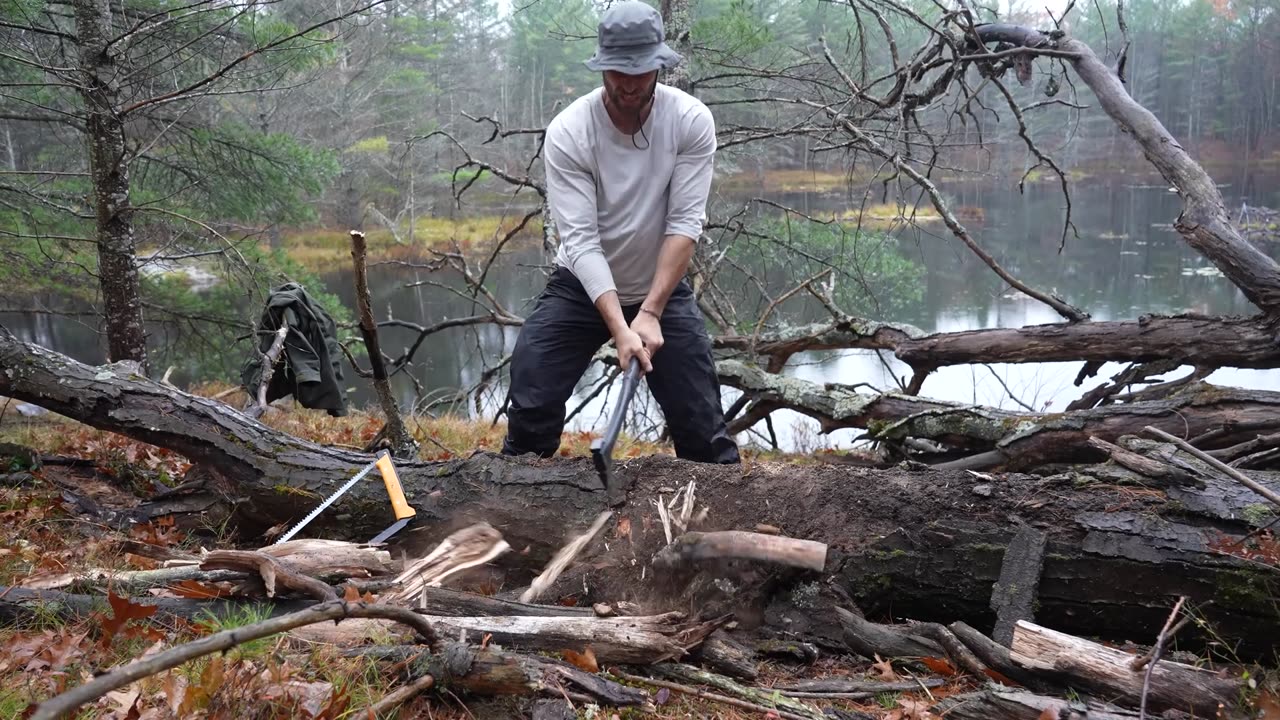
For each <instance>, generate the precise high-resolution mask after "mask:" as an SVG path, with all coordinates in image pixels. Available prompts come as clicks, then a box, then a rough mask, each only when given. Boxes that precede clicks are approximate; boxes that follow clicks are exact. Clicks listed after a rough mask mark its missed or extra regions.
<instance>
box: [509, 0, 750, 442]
mask: <svg viewBox="0 0 1280 720" xmlns="http://www.w3.org/2000/svg"><path fill="white" fill-rule="evenodd" d="M597 41H598V44H597V48H596V52H595V54H594V55H593V56H592V57H591V59H590V60H588V61H587V63H586V65H587V67H588V68H590V69H592V70H595V71H598V72H601V73H602V74H603V87H601V88H597V89H595V90H593V91H592V92H590V93H588V94H586V95H584V96H583V97H580V98H578V99H577V100H575V101H574V102H573V103H572V104H570V105H569V106H568V107H567V108H565V109H564V110H563V111H562V112H561V113H560V114H559V115H557V116H556V117H555V119H553V120H552V121H551V123H550V125H548V126H547V134H546V141H545V144H544V148H543V153H544V164H545V167H546V176H547V196H548V202H549V204H550V206H551V212H552V217H553V218H554V220H555V226H556V229H557V231H558V232H559V235H560V250H559V253H558V255H557V257H556V264H557V268H556V270H555V272H554V273H553V275H552V276H551V279H550V280H549V281H548V283H547V287H546V289H545V290H544V291H543V293H542V295H541V296H540V297H539V298H538V303H537V306H536V307H535V308H534V310H533V313H532V314H530V316H529V319H528V320H527V321H526V322H525V325H524V328H523V329H522V330H521V332H520V337H519V339H518V340H517V341H516V347H515V351H514V353H513V354H512V357H511V395H510V406H509V408H508V411H507V418H508V425H507V437H506V441H505V442H504V444H503V448H502V450H503V452H504V453H505V454H508V455H520V454H523V453H530V452H531V453H536V454H538V455H540V456H542V457H549V456H551V455H553V454H555V452H556V450H557V449H558V448H559V447H560V434H561V432H562V431H563V430H564V416H565V404H566V403H567V402H568V400H569V397H570V396H571V395H572V393H573V387H574V385H576V384H577V382H578V380H579V379H581V377H582V374H583V372H585V371H586V369H587V366H588V365H589V364H590V362H591V357H592V355H593V354H594V353H595V352H596V351H597V350H598V349H599V348H600V347H601V346H602V345H603V344H604V343H605V342H607V341H608V340H609V339H610V338H612V339H613V341H614V344H615V346H616V347H617V350H618V359H619V361H620V362H621V364H622V367H624V368H625V367H628V366H629V363H630V361H631V358H632V357H635V358H637V359H638V360H639V363H640V367H641V371H642V372H643V373H644V375H645V379H646V381H647V383H648V385H649V390H650V392H652V393H653V396H654V398H655V399H656V400H657V401H658V405H659V407H661V408H662V412H663V415H664V416H665V417H666V420H667V426H668V428H669V429H670V431H671V439H672V441H673V443H674V445H675V450H676V455H677V456H679V457H681V458H685V459H688V460H695V461H699V462H708V463H736V462H738V461H739V460H738V448H737V445H736V444H735V443H734V441H733V439H732V438H730V437H729V435H728V432H727V431H726V429H725V423H724V416H723V409H722V408H721V406H720V385H719V382H718V380H717V379H716V373H715V365H714V363H713V361H712V357H711V339H710V338H709V337H708V335H707V332H706V327H705V325H704V324H703V320H702V313H701V312H700V311H699V310H698V305H697V301H696V300H695V298H694V296H693V291H692V288H691V287H690V286H689V283H688V281H687V280H685V273H686V271H687V270H688V266H689V260H690V258H691V257H692V256H693V250H694V244H695V243H696V242H697V240H698V238H699V237H700V236H701V234H702V224H703V222H704V220H705V217H706V215H705V210H706V203H707V194H708V192H709V191H710V188H711V175H712V161H713V157H714V155H715V149H716V136H715V123H714V120H713V119H712V117H711V112H710V110H708V109H707V107H706V106H705V105H703V104H702V103H701V102H699V101H698V100H696V99H695V98H693V97H692V96H690V95H688V94H686V93H684V92H681V91H679V90H677V89H675V88H672V87H668V86H666V85H662V84H659V83H658V70H661V69H669V68H671V67H674V66H675V65H676V64H677V63H678V62H679V61H680V56H679V55H677V54H676V53H675V52H674V51H672V50H671V48H669V47H668V46H667V45H666V43H665V42H664V34H663V26H662V17H661V16H660V15H659V14H658V12H657V11H656V10H654V9H653V8H652V7H650V6H649V5H647V4H645V3H643V2H639V1H638V0H628V1H626V2H621V3H617V4H615V5H614V6H613V7H612V8H611V9H610V10H609V11H608V12H607V13H606V14H605V15H604V17H603V18H601V20H600V24H599V27H598V30H597Z"/></svg>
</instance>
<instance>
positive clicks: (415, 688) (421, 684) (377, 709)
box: [356, 675, 436, 718]
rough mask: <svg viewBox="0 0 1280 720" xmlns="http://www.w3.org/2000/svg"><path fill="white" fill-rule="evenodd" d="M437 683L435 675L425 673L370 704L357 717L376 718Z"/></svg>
mask: <svg viewBox="0 0 1280 720" xmlns="http://www.w3.org/2000/svg"><path fill="white" fill-rule="evenodd" d="M435 684H436V679H435V678H434V677H432V676H430V675H423V676H422V677H420V678H418V679H417V680H414V681H413V682H411V683H409V684H408V685H405V686H404V687H399V688H396V689H395V690H393V691H391V692H390V693H388V694H387V696H386V697H384V698H382V699H381V700H379V701H378V702H376V703H374V704H372V705H370V706H369V708H368V710H366V711H365V712H363V713H357V714H356V717H360V716H362V715H364V716H367V717H371V718H374V717H378V716H379V715H381V714H383V713H385V712H390V711H392V710H394V709H396V708H398V707H400V706H401V705H403V704H405V703H406V702H409V701H410V700H412V699H413V698H414V697H416V696H417V695H418V694H419V693H422V692H425V691H427V690H430V689H431V687H432V686H433V685H435Z"/></svg>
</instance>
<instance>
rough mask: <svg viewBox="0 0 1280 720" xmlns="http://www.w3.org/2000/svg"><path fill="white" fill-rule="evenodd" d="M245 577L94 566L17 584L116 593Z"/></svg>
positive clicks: (240, 574)
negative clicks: (90, 568) (185, 582)
mask: <svg viewBox="0 0 1280 720" xmlns="http://www.w3.org/2000/svg"><path fill="white" fill-rule="evenodd" d="M246 577H248V576H247V575H246V574H245V573H243V572H239V571H235V570H204V569H202V568H200V567H199V566H196V565H187V566H179V567H168V568H156V569H155V570H111V569H108V568H95V569H92V570H85V571H83V572H76V573H57V574H56V575H33V576H31V577H29V578H27V579H26V580H24V581H23V582H22V583H21V585H19V587H24V588H27V589H29V590H66V591H69V592H70V591H79V590H88V589H99V590H104V591H105V590H110V591H111V592H113V593H115V594H116V595H133V594H136V593H141V592H146V591H147V590H150V589H151V588H160V587H165V586H166V585H172V584H174V583H180V582H183V581H184V580H194V581H198V582H203V583H217V582H236V581H242V580H244V579H245V578H246Z"/></svg>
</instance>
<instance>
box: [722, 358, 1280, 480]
mask: <svg viewBox="0 0 1280 720" xmlns="http://www.w3.org/2000/svg"><path fill="white" fill-rule="evenodd" d="M717 372H718V374H719V376H720V382H721V383H723V384H725V385H729V386H732V387H736V388H738V389H740V390H742V391H744V392H747V393H749V394H751V396H752V397H754V398H755V399H756V401H757V405H756V407H755V411H754V412H751V413H747V414H746V415H744V416H743V417H742V418H739V419H737V420H735V421H734V422H733V423H732V424H731V425H730V430H731V431H732V432H741V431H742V430H744V429H746V427H749V426H750V425H751V424H754V423H755V422H757V421H759V420H760V419H762V418H763V416H764V415H765V414H767V413H768V412H770V411H772V410H774V409H778V408H787V409H790V410H794V411H796V412H799V413H803V414H805V415H808V416H809V417H812V418H814V419H816V420H818V422H819V423H820V424H821V426H822V430H823V432H831V431H833V430H837V429H840V428H850V427H855V428H867V429H869V430H873V433H872V436H873V437H874V438H875V439H877V440H889V441H901V440H904V439H906V438H926V439H930V440H936V441H938V442H941V443H945V444H947V445H951V446H953V447H956V448H959V449H963V450H968V451H973V452H980V451H991V452H990V453H988V454H987V455H985V456H984V457H982V458H978V459H975V460H972V461H967V463H966V467H968V468H970V469H977V468H982V467H1003V468H1005V469H1013V470H1024V469H1028V468H1034V467H1037V466H1040V465H1043V464H1046V463H1058V462H1085V461H1091V460H1102V459H1105V458H1106V453H1105V452H1104V451H1102V450H1099V449H1097V448H1096V447H1094V446H1092V445H1090V443H1089V439H1090V438H1092V437H1097V438H1101V439H1103V440H1107V441H1109V442H1114V441H1116V440H1117V439H1119V438H1120V436H1122V435H1137V434H1139V433H1141V432H1142V429H1143V428H1144V427H1146V426H1148V425H1151V426H1154V427H1158V428H1160V429H1162V430H1165V431H1167V432H1170V433H1177V434H1178V435H1179V436H1187V437H1194V436H1197V435H1200V434H1202V433H1206V432H1209V431H1210V430H1216V429H1219V428H1222V427H1231V426H1233V425H1236V424H1241V423H1256V422H1261V421H1265V420H1270V419H1274V418H1275V414H1276V410H1277V409H1280V393H1276V392H1268V391H1257V390H1241V389H1237V388H1230V387H1220V386H1216V385H1210V384H1208V383H1204V382H1196V383H1189V384H1187V385H1185V386H1183V387H1181V388H1177V389H1176V390H1175V391H1170V393H1169V395H1168V396H1167V397H1163V398H1159V399H1153V400H1146V401H1139V402H1128V403H1123V404H1116V405H1106V406H1103V407H1097V408H1087V409H1084V410H1076V411H1072V412H1067V413H1044V414H1040V413H1024V412H1012V411H1008V410H1000V409H996V408H988V407H981V406H973V405H966V404H964V403H955V402H946V401H941V400H930V399H928V398H921V397H917V396H914V395H905V394H900V393H882V394H879V395H874V394H867V393H858V392H856V391H854V390H853V389H850V388H848V387H845V386H841V385H837V384H833V383H828V384H818V383H814V382H810V381H807V380H802V379H799V378H793V377H784V376H780V375H772V374H769V373H766V372H765V371H763V370H761V369H759V368H757V367H754V366H751V365H746V364H743V363H739V362H736V361H731V360H729V361H722V362H720V363H718V365H717ZM1254 435H1256V433H1247V432H1245V431H1240V432H1236V433H1231V434H1229V435H1224V436H1223V437H1222V438H1220V439H1219V440H1217V441H1215V443H1219V445H1216V446H1225V445H1230V444H1232V443H1233V442H1240V441H1243V440H1246V439H1251V438H1252V437H1253V436H1254Z"/></svg>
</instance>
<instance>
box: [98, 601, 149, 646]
mask: <svg viewBox="0 0 1280 720" xmlns="http://www.w3.org/2000/svg"><path fill="white" fill-rule="evenodd" d="M107 603H108V604H110V605H111V617H109V618H103V619H102V637H101V639H100V641H99V642H100V643H101V644H102V647H104V648H105V647H110V646H111V640H112V638H114V637H115V636H116V633H118V632H120V630H121V629H123V628H124V626H125V625H127V624H128V623H129V621H130V620H141V619H143V618H149V617H151V616H152V615H154V614H155V613H156V606H155V605H141V604H138V603H135V602H131V601H130V600H129V598H127V597H121V596H119V595H116V594H115V593H114V592H110V591H108V592H107Z"/></svg>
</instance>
